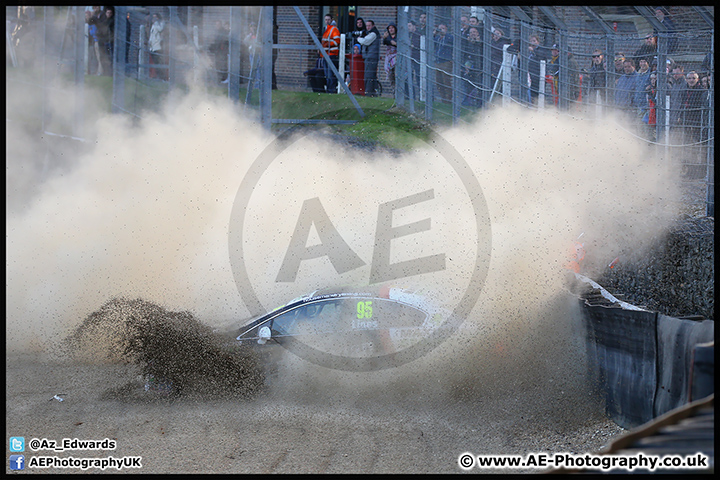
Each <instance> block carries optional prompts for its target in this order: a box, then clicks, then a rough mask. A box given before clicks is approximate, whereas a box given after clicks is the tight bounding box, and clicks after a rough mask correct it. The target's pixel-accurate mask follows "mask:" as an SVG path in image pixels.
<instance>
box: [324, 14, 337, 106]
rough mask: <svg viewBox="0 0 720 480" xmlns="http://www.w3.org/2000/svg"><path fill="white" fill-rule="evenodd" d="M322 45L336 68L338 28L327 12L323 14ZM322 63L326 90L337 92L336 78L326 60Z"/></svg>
mask: <svg viewBox="0 0 720 480" xmlns="http://www.w3.org/2000/svg"><path fill="white" fill-rule="evenodd" d="M322 46H323V48H324V49H325V50H326V51H327V54H328V55H329V56H330V59H331V60H332V62H333V64H335V68H336V69H337V68H338V65H339V63H338V59H339V58H340V56H339V54H340V30H338V28H337V27H336V26H335V25H333V17H332V15H330V14H329V13H328V14H327V15H325V32H324V33H323V36H322ZM324 63H325V81H326V82H327V84H326V85H327V92H328V93H337V86H338V79H337V77H336V76H335V73H333V71H332V68H331V67H330V65H328V63H327V61H325V62H324Z"/></svg>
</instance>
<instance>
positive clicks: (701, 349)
mask: <svg viewBox="0 0 720 480" xmlns="http://www.w3.org/2000/svg"><path fill="white" fill-rule="evenodd" d="M691 371H692V375H691V381H692V383H691V384H690V398H689V400H690V401H691V402H694V401H696V400H700V399H702V398H705V397H707V396H708V395H711V394H713V393H715V342H714V341H713V342H712V343H703V344H700V345H696V346H695V352H694V355H693V363H692V370H691Z"/></svg>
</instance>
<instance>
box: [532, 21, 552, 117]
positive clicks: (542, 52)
mask: <svg viewBox="0 0 720 480" xmlns="http://www.w3.org/2000/svg"><path fill="white" fill-rule="evenodd" d="M549 58H550V52H548V50H547V48H544V47H541V46H540V38H539V37H538V36H537V35H530V38H529V45H528V59H527V62H528V75H529V76H530V89H529V91H528V101H529V102H530V103H531V104H533V105H537V100H538V96H539V95H540V81H541V79H540V62H541V61H542V60H548V59H549Z"/></svg>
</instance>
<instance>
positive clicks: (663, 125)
mask: <svg viewBox="0 0 720 480" xmlns="http://www.w3.org/2000/svg"><path fill="white" fill-rule="evenodd" d="M92 8H93V7H27V6H24V7H17V6H15V7H6V18H7V19H6V47H7V48H6V51H7V56H6V64H7V65H8V67H11V68H17V69H18V70H23V71H25V72H32V73H28V74H27V75H14V76H13V77H12V78H10V77H8V79H9V80H8V81H9V82H19V83H23V84H25V86H27V87H28V88H35V89H36V90H37V96H36V98H37V99H38V101H37V104H35V105H31V106H29V107H30V108H29V109H28V111H27V112H9V113H8V121H19V122H23V121H28V120H29V116H32V115H37V117H38V118H39V119H40V120H39V121H40V122H41V124H42V125H41V131H42V132H44V134H46V135H49V136H59V137H65V138H75V139H82V138H84V136H85V133H84V132H85V126H86V124H87V122H88V119H87V118H85V116H86V113H85V111H86V110H87V109H86V108H84V107H83V106H82V105H81V104H80V103H81V102H82V98H81V97H82V96H79V97H80V98H79V99H78V100H77V102H78V103H77V108H75V109H71V111H68V112H65V113H66V117H62V116H58V115H55V116H54V117H53V118H51V117H50V116H49V115H47V111H48V102H51V101H52V99H53V98H54V97H63V96H65V94H66V93H67V94H69V93H71V92H70V91H68V90H67V88H69V87H67V86H68V85H71V86H72V87H71V88H72V89H73V90H77V89H78V88H79V87H82V86H83V85H84V84H85V83H86V82H90V81H93V82H94V83H96V81H95V80H91V79H90V77H99V78H103V77H111V78H112V102H111V105H112V110H113V111H114V112H123V113H125V114H128V115H130V116H131V117H141V116H142V115H143V114H144V113H143V112H144V111H145V110H147V109H148V108H149V106H151V105H154V104H156V103H157V102H156V100H157V99H158V98H162V97H163V96H165V95H166V94H167V93H168V92H169V91H171V90H172V89H173V88H189V87H190V85H191V84H192V85H196V86H197V85H200V86H202V87H203V88H206V89H208V90H212V89H216V90H217V91H218V94H220V95H227V97H228V99H230V100H231V101H233V102H236V103H239V104H242V105H245V106H247V107H250V108H254V109H258V111H259V113H260V115H261V117H262V121H263V123H264V124H265V125H267V126H269V125H270V124H271V123H283V120H282V119H273V118H271V117H272V116H271V113H270V108H271V104H272V91H273V90H274V89H276V88H280V89H284V88H287V89H290V90H303V89H307V88H308V87H307V83H306V82H308V77H306V76H303V70H305V68H306V67H307V66H308V65H309V64H310V63H312V61H313V60H314V59H315V58H316V57H317V49H318V47H317V44H316V43H315V41H314V40H317V36H318V32H312V30H313V29H314V28H318V27H317V26H314V27H311V26H310V25H309V24H308V23H307V20H306V19H305V17H304V16H303V14H302V13H301V12H300V10H299V9H298V7H278V8H276V9H273V8H272V7H258V6H255V7H188V6H182V7H173V6H169V7H168V6H157V7H125V6H122V7H115V8H114V9H113V14H114V19H113V22H112V23H113V28H112V31H108V29H107V27H103V25H104V24H103V22H91V21H88V19H87V16H88V15H89V16H93V15H96V14H97V12H94V11H93V10H92ZM302 8H303V9H304V10H303V12H305V14H308V12H309V11H310V7H302ZM643 8H646V7H579V6H578V7H473V6H452V7H448V6H424V7H412V6H409V7H397V8H396V14H395V18H393V21H395V22H396V23H397V26H398V37H397V57H396V63H395V68H394V70H393V73H394V79H395V81H394V82H393V83H392V84H389V83H388V82H387V81H385V82H384V84H385V85H386V87H385V91H384V93H383V96H385V97H388V96H394V97H395V100H396V104H397V105H398V106H399V107H401V108H403V109H405V110H407V111H408V112H410V113H412V114H415V115H418V116H420V117H422V118H423V119H424V120H426V121H428V122H430V123H446V124H447V123H453V124H456V123H458V122H467V121H472V118H473V116H474V115H475V114H477V113H478V112H481V111H483V109H486V108H488V107H490V106H495V107H498V108H502V107H503V106H507V105H510V104H519V105H522V106H524V107H526V108H529V109H557V110H559V111H561V112H566V113H567V114H568V115H580V114H582V115H586V116H588V117H590V118H595V119H603V118H609V117H607V113H608V112H622V114H623V115H625V116H626V117H627V118H628V119H629V120H630V123H631V124H632V125H634V132H633V133H634V134H635V135H636V136H637V137H639V138H641V139H643V140H644V141H646V142H648V144H651V145H655V146H657V148H658V149H660V150H662V154H664V155H667V156H668V158H673V159H678V160H679V161H680V162H682V166H683V181H684V183H685V184H686V185H687V187H688V191H689V192H691V195H692V196H693V198H694V200H693V201H697V199H698V198H699V202H700V203H701V204H702V207H703V209H704V212H705V214H706V215H708V216H714V79H713V72H714V60H713V59H714V23H713V17H712V14H711V13H709V12H708V10H706V9H703V8H700V7H684V8H680V7H674V14H673V15H672V17H668V18H673V21H674V24H673V25H672V26H671V28H667V26H666V25H667V24H659V23H658V20H657V17H656V16H655V15H654V12H653V11H652V9H649V8H646V11H644V12H643V11H642V9H643ZM637 9H640V14H639V13H638V10H637ZM278 11H279V12H280V13H278ZM711 11H712V10H711ZM101 13H103V14H104V13H105V12H104V11H102V12H101ZM643 13H644V15H641V14H643ZM278 23H281V24H282V25H283V29H282V31H281V37H282V38H278V29H277V24H278ZM388 23H389V21H388ZM378 28H379V30H380V31H381V32H382V31H384V30H385V25H378ZM313 37H314V38H313ZM288 39H290V40H288ZM300 39H302V40H300ZM345 40H346V41H345V42H344V47H345V52H346V54H348V55H350V54H351V53H352V47H353V39H352V37H350V38H346V39H345ZM158 45H160V48H157V46H158ZM384 57H385V50H384V49H383V54H382V57H381V59H380V62H379V65H384V61H385V58H384ZM278 58H279V59H278ZM263 59H269V60H268V61H264V60H263ZM290 61H295V62H297V63H293V64H292V65H293V67H292V68H291V70H292V71H293V73H294V75H292V76H290V77H289V78H284V79H283V82H282V83H280V84H278V81H277V79H276V75H275V67H274V64H275V63H280V64H282V65H283V66H286V64H288V63H289V62H290ZM310 66H312V65H310ZM344 67H346V65H344V64H343V62H340V65H339V70H340V72H339V73H340V77H341V78H344V80H346V81H347V77H346V76H347V74H348V69H351V68H352V67H351V66H350V67H348V69H346V68H344ZM379 77H381V79H383V80H386V79H384V78H383V76H380V75H379ZM61 78H65V79H66V80H68V81H66V82H65V83H63V82H60V81H59V80H60V79H61ZM98 81H99V80H98ZM73 82H74V84H73ZM63 85H64V86H63ZM341 86H342V85H341ZM63 89H66V90H63ZM339 91H340V93H342V89H339ZM348 95H349V96H350V98H351V100H352V101H353V102H354V105H355V106H356V107H357V109H358V111H359V112H361V109H360V107H359V105H357V101H356V100H355V99H354V98H353V96H352V95H351V94H350V93H348ZM33 112H35V113H33ZM292 122H294V120H293V121H292ZM292 122H289V123H292Z"/></svg>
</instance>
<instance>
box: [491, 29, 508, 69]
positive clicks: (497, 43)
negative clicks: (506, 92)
mask: <svg viewBox="0 0 720 480" xmlns="http://www.w3.org/2000/svg"><path fill="white" fill-rule="evenodd" d="M503 35H504V32H503V31H502V30H501V29H500V28H495V30H493V34H492V41H491V43H490V73H492V76H493V79H495V78H496V77H497V76H498V74H499V73H500V67H501V66H502V61H503V49H504V48H505V45H507V44H509V43H510V40H508V39H507V38H504V37H503Z"/></svg>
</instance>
